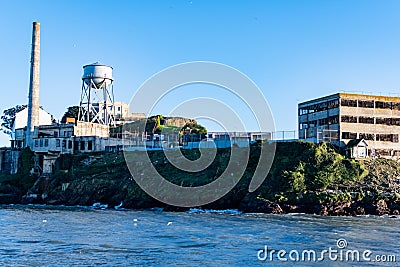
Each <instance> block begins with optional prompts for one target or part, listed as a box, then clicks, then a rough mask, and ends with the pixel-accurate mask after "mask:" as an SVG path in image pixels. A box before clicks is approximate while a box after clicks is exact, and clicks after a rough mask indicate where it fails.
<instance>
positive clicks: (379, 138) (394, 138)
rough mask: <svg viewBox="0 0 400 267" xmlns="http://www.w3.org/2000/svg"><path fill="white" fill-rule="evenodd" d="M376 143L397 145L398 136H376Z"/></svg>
mask: <svg viewBox="0 0 400 267" xmlns="http://www.w3.org/2000/svg"><path fill="white" fill-rule="evenodd" d="M376 141H381V142H394V143H398V142H399V135H398V134H377V135H376Z"/></svg>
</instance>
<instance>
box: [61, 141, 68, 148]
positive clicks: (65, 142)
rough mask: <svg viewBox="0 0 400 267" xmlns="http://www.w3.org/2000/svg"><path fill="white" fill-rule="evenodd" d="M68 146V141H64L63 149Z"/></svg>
mask: <svg viewBox="0 0 400 267" xmlns="http://www.w3.org/2000/svg"><path fill="white" fill-rule="evenodd" d="M66 146H67V141H66V140H63V141H62V147H63V148H65V147H66Z"/></svg>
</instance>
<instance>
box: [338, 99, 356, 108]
mask: <svg viewBox="0 0 400 267" xmlns="http://www.w3.org/2000/svg"><path fill="white" fill-rule="evenodd" d="M341 104H342V106H344V107H357V100H353V99H342V100H341Z"/></svg>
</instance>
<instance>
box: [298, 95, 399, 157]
mask: <svg viewBox="0 0 400 267" xmlns="http://www.w3.org/2000/svg"><path fill="white" fill-rule="evenodd" d="M298 127H299V139H300V140H303V141H310V142H314V143H318V142H320V141H325V142H330V143H333V144H335V145H337V146H340V147H347V146H349V144H350V145H352V144H359V143H360V142H350V141H351V140H358V141H361V140H364V141H365V142H363V143H364V144H365V146H366V148H365V149H366V151H365V155H362V154H361V156H362V157H375V156H378V157H379V156H382V157H391V158H397V159H399V158H400V142H399V135H400V97H390V96H376V95H365V94H349V93H337V94H333V95H329V96H325V97H321V98H317V99H313V100H310V101H306V102H302V103H299V104H298Z"/></svg>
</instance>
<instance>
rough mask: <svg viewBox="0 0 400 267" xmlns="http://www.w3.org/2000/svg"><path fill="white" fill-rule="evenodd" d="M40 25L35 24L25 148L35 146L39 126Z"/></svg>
mask: <svg viewBox="0 0 400 267" xmlns="http://www.w3.org/2000/svg"><path fill="white" fill-rule="evenodd" d="M39 87H40V23H39V22H33V31H32V54H31V73H30V80H29V104H28V124H27V133H26V140H25V141H26V144H25V146H29V147H32V146H33V137H34V131H35V126H39V89H40V88H39Z"/></svg>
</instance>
